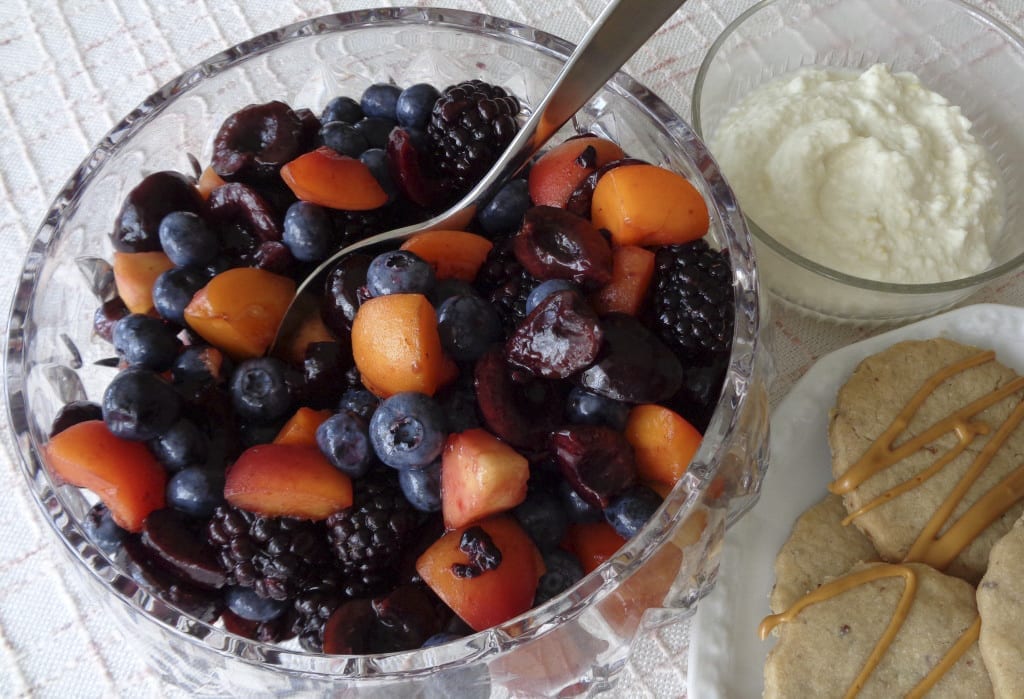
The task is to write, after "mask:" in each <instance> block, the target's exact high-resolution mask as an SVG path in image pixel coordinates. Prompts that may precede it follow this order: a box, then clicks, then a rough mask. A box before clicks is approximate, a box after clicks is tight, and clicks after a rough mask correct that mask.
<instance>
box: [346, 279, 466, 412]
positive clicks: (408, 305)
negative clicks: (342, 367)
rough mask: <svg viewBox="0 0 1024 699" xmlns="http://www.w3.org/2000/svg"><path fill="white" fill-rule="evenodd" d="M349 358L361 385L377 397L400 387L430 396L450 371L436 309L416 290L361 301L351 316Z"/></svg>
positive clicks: (386, 394)
mask: <svg viewBox="0 0 1024 699" xmlns="http://www.w3.org/2000/svg"><path fill="white" fill-rule="evenodd" d="M352 357H353V359H355V363H356V368H358V369H359V373H360V374H361V375H362V380H363V384H364V385H365V386H366V387H367V388H368V389H369V390H370V391H372V392H373V393H375V394H377V395H378V396H380V397H382V398H386V397H388V396H390V395H392V394H395V393H401V392H402V391H419V392H420V393H426V394H427V395H428V396H432V395H434V393H435V391H437V389H438V388H439V387H440V386H441V385H442V384H444V383H445V382H446V381H448V380H449V379H450V378H451V376H452V372H451V368H452V367H451V364H452V362H451V360H450V359H448V358H447V357H445V356H444V353H443V351H442V349H441V338H440V336H438V334H437V314H436V313H434V307H433V306H432V305H431V304H430V301H428V300H427V297H426V296H423V295H422V294H390V295H388V296H378V297H376V298H372V299H369V300H368V301H366V302H365V303H363V305H361V306H360V307H359V310H358V311H357V312H356V317H355V319H354V320H353V321H352Z"/></svg>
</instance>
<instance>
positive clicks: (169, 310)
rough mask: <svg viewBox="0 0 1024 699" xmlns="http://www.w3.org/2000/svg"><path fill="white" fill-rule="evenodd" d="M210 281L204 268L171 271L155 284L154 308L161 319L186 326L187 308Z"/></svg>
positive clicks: (176, 268) (185, 268) (180, 268)
mask: <svg viewBox="0 0 1024 699" xmlns="http://www.w3.org/2000/svg"><path fill="white" fill-rule="evenodd" d="M209 280H210V275H209V274H208V273H207V271H206V269H205V268H203V267H175V268H173V269H169V270H167V271H166V272H164V273H163V274H161V275H160V276H159V277H157V278H156V281H154V282H153V307H154V308H155V309H156V312H157V313H159V314H160V317H161V318H166V319H167V320H169V321H171V322H174V323H177V324H178V325H185V324H186V323H185V307H186V306H188V305H189V304H190V303H191V302H192V297H193V296H195V295H196V292H197V291H199V290H200V289H202V288H203V287H204V286H206V283H207V282H208V281H209Z"/></svg>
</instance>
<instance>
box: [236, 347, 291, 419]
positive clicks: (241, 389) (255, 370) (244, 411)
mask: <svg viewBox="0 0 1024 699" xmlns="http://www.w3.org/2000/svg"><path fill="white" fill-rule="evenodd" d="M287 374H288V367H287V365H285V363H284V362H282V361H281V360H280V359H276V358H274V357H259V358H256V359H247V360H245V361H244V362H242V363H241V364H239V365H238V368H236V369H235V372H234V374H232V375H231V402H232V404H233V405H234V406H235V410H236V411H237V412H238V414H239V415H240V416H241V417H243V418H245V419H247V420H254V421H256V422H260V423H263V424H267V423H270V422H273V421H274V420H276V419H277V418H280V417H282V416H283V415H284V414H285V413H287V412H288V409H289V408H290V407H291V404H292V392H291V386H290V385H289V383H290V382H289V381H288V375H287Z"/></svg>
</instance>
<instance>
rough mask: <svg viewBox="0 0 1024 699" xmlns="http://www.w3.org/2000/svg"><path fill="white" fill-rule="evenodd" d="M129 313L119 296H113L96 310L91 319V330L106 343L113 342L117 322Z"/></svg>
mask: <svg viewBox="0 0 1024 699" xmlns="http://www.w3.org/2000/svg"><path fill="white" fill-rule="evenodd" d="M130 313H131V311H129V310H128V307H127V306H125V305H124V301H122V300H121V297H120V296H115V297H114V298H112V299H110V300H109V301H105V302H104V303H103V305H102V306H100V307H99V308H97V309H96V313H95V314H94V315H93V317H92V329H93V330H95V331H96V334H97V335H98V336H99V337H101V338H103V339H104V340H106V341H107V342H110V343H113V342H114V326H115V325H117V321H119V320H121V319H122V318H124V317H125V316H126V315H129V314H130Z"/></svg>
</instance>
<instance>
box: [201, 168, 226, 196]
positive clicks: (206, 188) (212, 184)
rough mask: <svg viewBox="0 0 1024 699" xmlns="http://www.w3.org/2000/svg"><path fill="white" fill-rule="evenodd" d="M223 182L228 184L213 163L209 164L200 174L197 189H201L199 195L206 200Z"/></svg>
mask: <svg viewBox="0 0 1024 699" xmlns="http://www.w3.org/2000/svg"><path fill="white" fill-rule="evenodd" d="M223 184H227V182H225V181H224V178H223V177H221V176H220V175H218V174H217V172H216V171H215V170H214V169H213V166H212V165H207V166H206V169H205V170H203V173H202V174H201V175H199V181H198V182H196V189H198V190H199V196H201V197H202V198H203V199H204V200H206V199H209V198H210V192H212V191H213V190H215V189H217V187H220V186H221V185H223Z"/></svg>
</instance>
